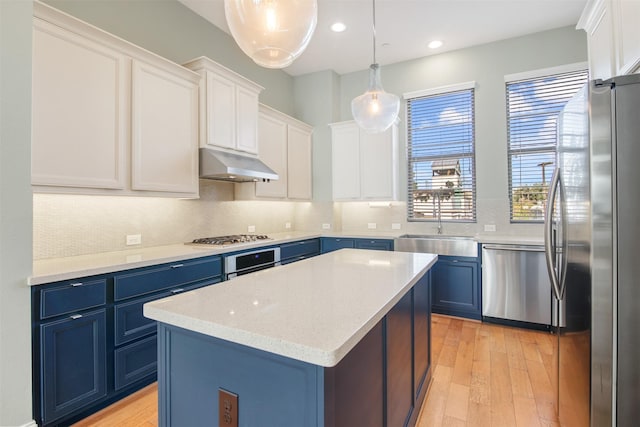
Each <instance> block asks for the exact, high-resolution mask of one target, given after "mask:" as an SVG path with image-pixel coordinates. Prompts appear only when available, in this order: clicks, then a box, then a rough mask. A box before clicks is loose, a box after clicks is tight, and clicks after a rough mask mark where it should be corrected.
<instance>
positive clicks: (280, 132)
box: [256, 114, 287, 198]
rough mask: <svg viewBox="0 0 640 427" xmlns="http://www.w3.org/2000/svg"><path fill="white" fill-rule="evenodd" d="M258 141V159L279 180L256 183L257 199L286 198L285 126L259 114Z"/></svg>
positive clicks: (279, 121) (274, 119)
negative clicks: (275, 174) (274, 173)
mask: <svg viewBox="0 0 640 427" xmlns="http://www.w3.org/2000/svg"><path fill="white" fill-rule="evenodd" d="M258 133H259V141H260V150H259V157H260V160H262V161H263V162H264V163H265V164H266V165H267V166H269V167H270V168H271V169H273V170H274V171H275V172H276V173H277V174H278V177H279V179H278V180H276V181H271V182H257V183H256V196H258V197H280V198H285V197H287V124H286V123H284V122H283V121H281V120H278V119H276V118H274V117H270V116H268V115H266V114H260V119H259V121H258Z"/></svg>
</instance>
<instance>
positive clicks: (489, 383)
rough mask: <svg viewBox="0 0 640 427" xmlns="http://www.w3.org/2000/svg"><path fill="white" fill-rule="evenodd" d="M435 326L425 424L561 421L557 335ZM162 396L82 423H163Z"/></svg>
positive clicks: (132, 401)
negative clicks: (556, 387)
mask: <svg viewBox="0 0 640 427" xmlns="http://www.w3.org/2000/svg"><path fill="white" fill-rule="evenodd" d="M431 325H432V328H431V333H432V358H433V366H432V372H433V380H432V383H431V386H430V388H429V391H428V393H427V397H426V400H425V402H424V404H423V406H422V411H421V413H420V416H419V417H418V422H417V425H418V426H419V427H440V426H467V427H484V426H487V427H489V426H491V427H552V426H553V427H555V426H560V424H559V423H558V421H557V418H556V416H555V410H554V404H553V402H554V400H553V399H554V391H553V386H552V381H551V378H553V377H552V375H553V365H552V363H551V356H552V350H553V342H552V336H551V335H550V334H548V333H544V332H535V331H528V330H524V329H517V328H508V327H503V326H499V325H492V324H488V323H480V322H475V321H471V320H463V319H458V318H452V317H447V316H439V315H433V317H432V323H431ZM157 396H158V392H157V385H156V384H152V385H150V386H148V387H146V388H144V389H142V390H140V391H139V392H137V393H135V394H133V395H131V396H129V397H127V398H126V399H124V400H121V401H120V402H117V403H115V404H114V405H112V406H110V407H108V408H105V409H104V410H102V411H101V412H98V413H96V414H94V415H92V416H91V417H89V418H86V419H84V420H82V421H81V422H79V423H77V424H75V425H74V426H75V427H89V426H92V427H94V426H95V427H111V426H114V427H115V426H118V427H153V426H157V425H158V415H157V414H158V404H157V400H158V397H157ZM354 427H355V426H354ZM358 427H360V426H358ZM362 427H365V426H362Z"/></svg>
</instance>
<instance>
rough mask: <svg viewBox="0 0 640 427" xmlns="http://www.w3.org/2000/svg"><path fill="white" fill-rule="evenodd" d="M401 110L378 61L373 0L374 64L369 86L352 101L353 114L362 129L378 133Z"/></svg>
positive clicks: (396, 116) (393, 119)
mask: <svg viewBox="0 0 640 427" xmlns="http://www.w3.org/2000/svg"><path fill="white" fill-rule="evenodd" d="M399 111H400V98H398V97H397V96H396V95H394V94H392V93H387V92H385V91H384V89H383V88H382V82H381V79H380V66H379V65H378V64H377V63H376V0H373V64H371V66H370V67H369V87H368V88H367V91H366V92H365V93H364V94H362V95H360V96H358V97H356V98H354V99H353V100H352V101H351V114H352V115H353V118H354V119H355V121H356V123H358V125H359V126H360V127H361V128H362V129H364V130H365V131H367V132H369V133H378V132H384V131H385V130H387V129H389V127H390V126H391V125H392V124H393V123H394V122H395V121H396V120H397V118H398V112H399Z"/></svg>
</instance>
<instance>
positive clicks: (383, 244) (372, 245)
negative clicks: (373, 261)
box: [356, 239, 393, 251]
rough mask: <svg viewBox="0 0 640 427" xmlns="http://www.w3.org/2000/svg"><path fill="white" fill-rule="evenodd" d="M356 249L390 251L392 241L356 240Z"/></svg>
mask: <svg viewBox="0 0 640 427" xmlns="http://www.w3.org/2000/svg"><path fill="white" fill-rule="evenodd" d="M356 248H357V249H373V250H376V251H392V250H393V240H389V239H357V240H356Z"/></svg>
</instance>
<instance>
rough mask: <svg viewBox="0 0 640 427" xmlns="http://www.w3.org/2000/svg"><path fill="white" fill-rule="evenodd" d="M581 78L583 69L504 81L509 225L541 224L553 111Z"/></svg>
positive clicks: (552, 150)
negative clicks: (514, 223) (505, 93)
mask: <svg viewBox="0 0 640 427" xmlns="http://www.w3.org/2000/svg"><path fill="white" fill-rule="evenodd" d="M587 78H588V76H587V71H586V70H579V71H567V72H562V73H556V74H548V75H546V76H543V77H535V78H520V79H515V80H512V81H507V83H506V91H507V144H508V156H509V202H510V203H509V204H510V210H511V222H542V221H544V206H545V202H546V198H547V191H548V187H549V183H550V181H551V176H552V175H553V171H554V169H555V159H556V133H557V132H556V123H557V118H558V113H560V111H561V110H562V108H563V107H564V105H565V104H566V103H567V101H568V100H569V99H571V97H572V96H573V95H574V94H575V93H576V92H577V91H578V90H579V89H580V88H581V87H582V86H583V85H584V84H585V83H586V82H587ZM506 79H507V80H509V77H507V78H506Z"/></svg>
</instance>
